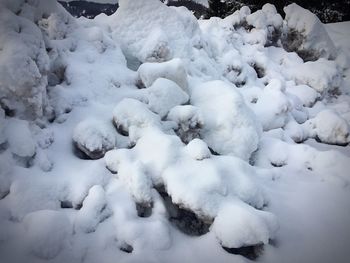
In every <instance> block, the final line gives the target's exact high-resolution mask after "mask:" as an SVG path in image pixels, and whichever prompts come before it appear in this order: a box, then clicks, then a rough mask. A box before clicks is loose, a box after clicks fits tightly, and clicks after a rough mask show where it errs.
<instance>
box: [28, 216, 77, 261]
mask: <svg viewBox="0 0 350 263" xmlns="http://www.w3.org/2000/svg"><path fill="white" fill-rule="evenodd" d="M23 224H24V229H25V234H24V238H25V241H26V243H27V245H28V247H29V250H30V252H32V253H33V254H34V255H36V256H37V257H39V258H41V259H46V260H50V259H53V258H55V257H56V256H57V255H58V254H59V253H60V252H61V250H62V249H63V248H64V246H66V245H67V244H66V243H67V241H68V237H69V235H70V234H71V232H72V227H71V223H70V221H69V219H68V217H67V216H66V215H65V214H64V213H62V212H57V211H53V210H41V211H36V212H33V213H30V214H28V215H26V216H25V218H24V219H23Z"/></svg>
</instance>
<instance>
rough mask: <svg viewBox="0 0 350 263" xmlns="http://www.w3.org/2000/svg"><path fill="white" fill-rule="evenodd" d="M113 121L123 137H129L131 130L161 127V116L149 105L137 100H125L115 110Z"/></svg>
mask: <svg viewBox="0 0 350 263" xmlns="http://www.w3.org/2000/svg"><path fill="white" fill-rule="evenodd" d="M113 121H114V124H115V126H116V128H117V130H118V131H119V132H120V133H121V134H122V135H129V133H130V128H131V127H134V128H146V127H150V126H158V127H160V126H161V122H160V117H159V115H157V114H155V113H153V112H152V111H150V110H149V109H148V108H147V105H146V104H144V103H142V102H140V101H138V100H135V99H123V100H122V101H121V102H119V103H118V105H117V106H116V107H115V108H114V110H113Z"/></svg>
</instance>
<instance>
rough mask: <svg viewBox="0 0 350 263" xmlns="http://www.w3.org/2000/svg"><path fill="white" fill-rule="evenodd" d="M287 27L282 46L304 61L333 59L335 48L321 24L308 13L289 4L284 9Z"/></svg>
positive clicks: (314, 16)
mask: <svg viewBox="0 0 350 263" xmlns="http://www.w3.org/2000/svg"><path fill="white" fill-rule="evenodd" d="M284 12H285V13H286V17H285V21H286V25H287V32H286V37H285V39H284V40H283V46H284V48H285V49H287V50H288V51H295V52H297V53H298V54H299V55H300V57H302V58H303V59H304V61H309V60H312V61H313V60H317V59H318V58H321V57H322V58H327V59H328V58H333V59H334V58H335V57H336V48H335V46H334V43H333V42H332V40H331V39H330V37H329V36H328V33H327V31H326V29H325V28H324V25H323V24H322V22H321V21H320V20H319V19H318V18H317V16H316V15H314V14H313V13H311V12H310V11H308V10H306V9H304V8H302V7H300V6H298V5H297V4H290V5H288V6H286V7H285V8H284Z"/></svg>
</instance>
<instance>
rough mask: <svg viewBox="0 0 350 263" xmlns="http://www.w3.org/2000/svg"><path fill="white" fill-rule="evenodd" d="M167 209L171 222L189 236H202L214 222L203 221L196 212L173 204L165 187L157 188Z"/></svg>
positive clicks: (209, 220)
mask: <svg viewBox="0 0 350 263" xmlns="http://www.w3.org/2000/svg"><path fill="white" fill-rule="evenodd" d="M156 190H157V191H158V193H159V194H160V195H161V197H162V198H163V201H164V205H165V207H166V209H167V212H168V216H169V221H170V222H171V223H172V224H173V225H174V226H175V227H176V228H177V229H178V230H180V231H181V232H182V233H184V234H186V235H189V236H202V235H205V234H206V233H208V232H209V229H210V226H211V224H212V220H211V219H208V220H203V219H201V218H199V217H198V216H197V215H196V214H195V213H194V212H192V211H190V210H188V209H185V208H182V207H180V206H179V205H178V204H174V203H173V202H172V199H171V197H170V196H169V195H168V193H167V192H166V191H165V188H164V186H161V187H157V188H156Z"/></svg>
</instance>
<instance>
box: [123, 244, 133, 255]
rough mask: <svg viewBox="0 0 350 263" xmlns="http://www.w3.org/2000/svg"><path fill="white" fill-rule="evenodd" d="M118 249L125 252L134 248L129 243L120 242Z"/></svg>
mask: <svg viewBox="0 0 350 263" xmlns="http://www.w3.org/2000/svg"><path fill="white" fill-rule="evenodd" d="M119 249H120V250H121V251H123V252H125V253H132V251H133V250H134V248H133V247H132V246H131V245H129V244H127V243H124V244H122V245H121V246H120V247H119Z"/></svg>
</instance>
